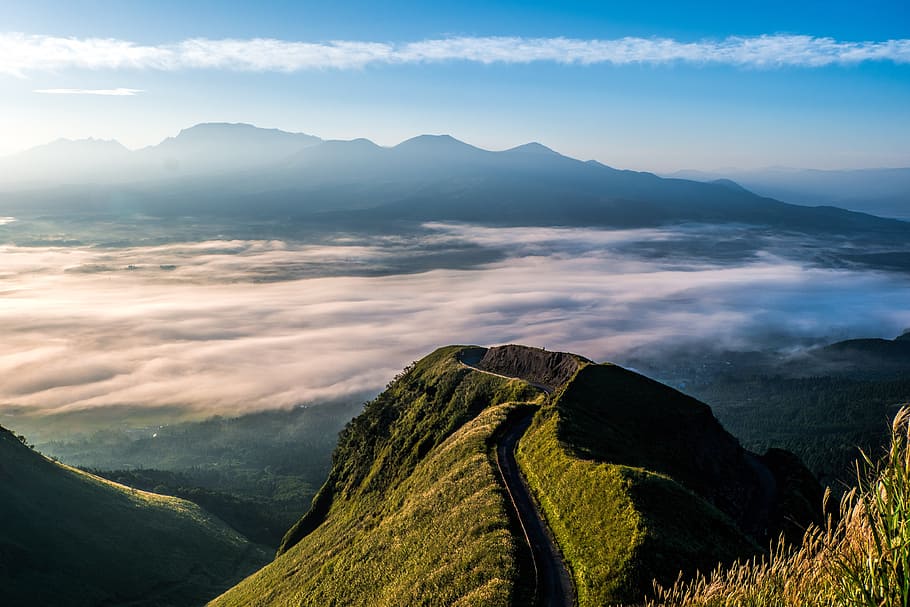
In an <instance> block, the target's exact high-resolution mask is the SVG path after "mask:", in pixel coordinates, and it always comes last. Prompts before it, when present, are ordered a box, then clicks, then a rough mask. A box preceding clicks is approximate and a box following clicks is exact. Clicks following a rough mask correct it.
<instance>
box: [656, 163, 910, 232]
mask: <svg viewBox="0 0 910 607" xmlns="http://www.w3.org/2000/svg"><path fill="white" fill-rule="evenodd" d="M668 176H670V177H682V178H685V179H694V180H697V181H716V180H718V179H726V180H732V181H733V182H735V183H737V184H739V185H740V186H741V187H746V188H748V189H750V190H752V191H754V192H758V193H760V194H762V195H765V196H770V197H772V198H776V199H778V200H784V201H786V202H792V203H796V204H805V205H834V206H838V207H842V208H845V209H850V210H854V211H862V212H865V213H872V214H875V215H883V216H886V217H899V218H902V219H910V168H900V167H898V168H876V169H843V170H821V169H795V168H785V167H768V168H765V169H753V170H737V169H720V170H717V171H694V170H684V171H678V172H676V173H671V174H670V175H668Z"/></svg>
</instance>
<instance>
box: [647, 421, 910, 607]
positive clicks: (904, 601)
mask: <svg viewBox="0 0 910 607" xmlns="http://www.w3.org/2000/svg"><path fill="white" fill-rule="evenodd" d="M861 468H864V471H863V472H862V473H861V474H860V475H859V483H858V486H857V487H856V488H854V489H853V490H851V491H850V492H849V493H847V494H846V495H845V496H844V497H843V499H842V500H841V503H840V517H839V520H838V521H837V522H829V523H828V524H827V526H826V527H825V528H818V527H813V528H811V529H809V531H808V532H807V533H806V535H805V538H804V539H803V542H802V543H801V544H800V545H797V546H790V545H787V544H786V543H784V542H780V543H779V544H778V545H777V547H776V549H775V550H774V551H773V553H772V554H771V555H770V556H768V557H766V558H762V559H755V560H752V561H748V562H741V563H737V564H736V565H734V566H732V567H729V568H718V569H716V570H715V571H714V572H713V573H711V574H710V575H699V576H697V577H696V578H694V579H692V580H690V581H679V582H677V583H676V584H674V585H673V586H671V587H669V588H663V587H660V586H657V587H656V592H655V597H654V598H653V599H652V600H651V601H649V602H648V605H649V606H650V607H677V606H680V607H682V606H693V607H740V606H753V607H765V606H768V607H772V606H774V607H778V606H779V607H784V606H786V607H791V606H792V607H797V606H798V607H834V606H843V607H897V606H901V607H906V606H907V605H908V604H910V409H908V408H904V409H902V410H901V411H900V412H899V413H898V415H897V416H896V417H895V419H894V423H893V425H892V432H891V445H890V449H889V450H888V452H887V453H886V455H885V456H884V457H883V459H882V460H881V461H880V462H878V463H877V464H874V463H873V462H872V461H871V460H870V459H869V458H867V457H865V458H864V461H863V462H862V465H861Z"/></svg>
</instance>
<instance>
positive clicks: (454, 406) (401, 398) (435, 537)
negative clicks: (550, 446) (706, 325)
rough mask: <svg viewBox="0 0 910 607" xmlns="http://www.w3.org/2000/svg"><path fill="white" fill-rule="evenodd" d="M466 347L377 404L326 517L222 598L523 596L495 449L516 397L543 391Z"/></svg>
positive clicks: (344, 459) (345, 436) (344, 453)
mask: <svg viewBox="0 0 910 607" xmlns="http://www.w3.org/2000/svg"><path fill="white" fill-rule="evenodd" d="M461 350H462V348H459V347H451V348H443V349H441V350H438V351H437V352H435V353H433V354H432V355H430V356H428V357H427V358H425V359H423V360H422V361H420V363H418V364H416V365H415V366H413V367H411V368H409V369H408V370H406V372H405V373H403V374H402V375H401V376H399V377H398V378H397V379H396V380H395V381H393V382H392V384H390V386H389V388H388V390H387V391H386V392H385V393H383V394H382V395H381V396H380V397H378V398H377V399H376V400H375V401H373V402H371V403H370V404H368V405H367V407H366V409H365V411H364V413H363V414H362V415H361V416H360V417H358V418H356V419H355V420H354V421H353V422H352V423H351V424H350V425H349V426H348V428H347V429H346V430H345V432H343V433H342V437H341V440H340V443H339V446H338V449H337V451H336V454H335V457H334V459H335V465H334V467H333V471H332V473H331V475H330V477H329V480H328V482H327V483H326V486H325V487H323V491H322V493H321V496H322V497H321V498H317V501H319V499H322V500H323V501H322V508H323V512H321V513H319V516H318V520H317V521H315V522H313V521H310V524H307V525H305V526H302V527H298V529H297V532H296V535H295V532H294V531H293V530H292V532H291V533H290V534H289V539H288V541H287V542H286V545H285V548H284V551H283V552H282V553H281V554H280V555H279V556H278V557H277V558H276V560H275V561H274V562H272V563H271V564H269V565H268V566H266V567H265V568H264V569H262V570H261V571H259V572H257V573H256V574H254V575H253V576H250V577H249V578H247V579H246V580H244V581H243V582H242V583H241V584H239V585H238V586H236V587H234V588H232V589H231V590H230V591H228V592H227V593H225V594H224V595H222V596H221V597H219V598H218V599H216V600H215V601H213V603H212V604H213V605H216V606H219V607H221V606H231V605H244V606H246V605H269V606H271V605H295V606H296V605H314V606H315V605H319V606H322V605H342V604H343V605H363V606H370V607H373V606H392V605H402V606H404V605H409V606H410V605H427V606H430V605H462V606H469V605H478V606H479V605H484V606H486V605H492V606H496V605H501V606H506V605H510V604H513V601H515V600H516V597H517V596H518V595H517V593H518V589H517V587H516V586H517V585H516V581H517V579H518V576H519V572H518V567H517V564H516V563H517V561H516V559H517V553H516V551H517V550H518V548H517V546H516V543H515V542H516V540H515V538H514V536H513V534H512V532H511V531H510V528H509V524H510V523H509V519H508V516H507V511H506V507H505V501H504V495H503V492H502V489H501V487H500V484H499V482H498V480H497V474H496V470H495V463H494V461H493V459H492V455H491V451H490V449H491V441H492V437H493V436H494V433H495V432H496V430H497V428H498V427H499V426H500V425H501V424H502V423H503V421H504V420H505V418H506V416H507V415H508V412H509V411H510V410H511V409H513V408H514V407H516V406H521V405H520V404H517V403H516V402H515V401H528V400H531V399H536V398H537V397H538V394H539V393H538V392H537V391H536V390H534V389H532V388H530V387H529V386H528V385H527V384H526V383H524V382H521V381H509V380H505V379H502V378H498V377H493V376H490V375H485V374H481V373H476V372H474V371H471V370H470V369H467V368H465V367H463V366H462V365H460V364H459V363H458V361H457V360H456V358H455V355H456V354H457V353H458V352H459V351H461ZM317 509H318V508H317ZM317 523H318V524H317Z"/></svg>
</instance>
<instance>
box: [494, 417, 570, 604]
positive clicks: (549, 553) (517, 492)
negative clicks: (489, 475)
mask: <svg viewBox="0 0 910 607" xmlns="http://www.w3.org/2000/svg"><path fill="white" fill-rule="evenodd" d="M533 417H534V412H533V411H528V412H527V413H526V414H525V415H524V416H522V417H520V418H516V419H513V420H512V421H510V422H508V425H507V427H506V431H505V434H504V435H503V436H502V438H501V439H500V440H499V444H498V445H496V463H497V464H498V465H499V472H500V474H501V475H502V481H503V485H504V486H505V488H506V491H508V493H509V496H510V497H511V501H512V507H513V508H514V512H515V514H516V516H517V518H518V521H519V523H520V524H521V527H522V531H523V532H524V535H525V540H526V541H527V543H528V546H529V547H530V549H531V555H532V556H533V558H534V569H535V578H536V580H537V591H536V595H537V604H538V605H541V606H545V607H573V606H574V605H575V587H574V586H573V585H572V577H571V576H570V575H569V570H568V568H567V567H566V564H565V562H564V561H563V560H562V554H560V552H559V549H558V548H557V547H556V543H555V542H554V540H553V537H552V536H551V534H550V531H549V529H548V528H547V525H546V523H545V522H544V521H543V519H542V518H541V516H540V513H539V512H538V511H537V506H536V504H535V503H534V500H533V499H532V498H531V494H530V491H529V490H528V486H527V485H526V484H525V481H524V478H523V477H522V476H521V472H519V469H518V463H517V462H516V461H515V445H516V444H517V443H518V439H520V438H521V437H522V435H523V434H524V433H525V431H526V430H527V429H528V427H529V426H530V425H531V419H532V418H533Z"/></svg>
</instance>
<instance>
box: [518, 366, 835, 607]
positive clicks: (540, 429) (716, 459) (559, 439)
mask: <svg viewBox="0 0 910 607" xmlns="http://www.w3.org/2000/svg"><path fill="white" fill-rule="evenodd" d="M518 461H519V464H520V465H521V466H522V469H523V471H524V473H525V475H526V476H527V478H528V480H529V484H530V485H531V487H532V490H533V491H534V493H535V495H536V496H537V498H538V501H539V502H540V504H541V508H542V510H543V512H544V515H545V517H546V518H547V520H548V523H549V525H550V527H551V529H552V530H553V532H554V535H555V536H556V538H557V541H558V542H559V544H560V546H561V548H562V550H563V552H564V554H565V556H566V560H567V562H568V563H569V566H570V568H571V569H572V571H573V576H574V578H575V582H576V587H577V591H578V598H579V604H580V605H582V606H586V605H603V604H606V603H610V602H619V601H632V600H637V599H639V598H640V597H641V595H642V593H643V592H644V591H646V590H648V589H649V588H650V586H651V580H652V579H653V578H655V577H656V578H658V579H660V580H661V581H664V582H668V581H672V580H674V579H675V578H676V577H677V575H678V574H679V572H680V570H682V571H684V572H685V573H687V574H691V573H694V572H695V571H696V570H698V569H701V570H702V571H704V570H710V569H712V568H713V567H714V566H716V565H717V563H718V562H720V561H730V560H733V559H734V558H736V557H740V556H745V555H749V554H754V553H756V552H758V550H759V545H760V544H763V543H764V540H765V539H766V538H767V536H768V535H774V536H776V534H777V533H779V532H780V531H781V530H782V528H783V526H782V523H781V520H782V519H783V518H784V516H792V515H795V516H796V518H797V519H798V520H806V517H807V515H806V513H805V512H801V511H800V512H795V513H794V512H789V511H784V508H785V507H786V506H791V505H793V504H796V505H797V506H802V505H807V504H811V503H812V499H814V497H811V498H808V499H802V500H798V499H794V496H797V497H800V496H802V493H800V488H799V487H793V486H790V485H788V484H787V483H789V482H790V481H786V480H785V479H783V478H782V480H781V481H778V480H777V479H776V478H774V476H773V471H772V470H771V469H769V468H768V467H767V466H765V465H764V464H763V463H762V458H759V457H756V456H754V455H752V454H749V453H747V452H745V451H744V450H743V449H742V448H741V447H740V446H739V444H738V443H737V442H736V440H735V439H734V438H733V437H732V436H730V435H729V434H727V433H726V432H725V431H724V430H723V428H722V427H721V426H720V424H719V423H718V422H717V420H716V419H714V417H713V416H712V415H711V412H710V409H708V407H707V406H705V405H704V404H702V403H699V402H698V401H696V400H694V399H692V398H690V397H687V396H685V395H683V394H680V393H679V392H676V391H675V390H673V389H671V388H668V387H666V386H663V385H661V384H659V383H657V382H654V381H651V380H649V379H647V378H645V377H643V376H640V375H638V374H636V373H633V372H631V371H627V370H625V369H622V368H621V367H616V366H614V365H585V366H582V367H581V368H580V369H579V370H578V372H577V373H576V375H575V376H574V377H573V378H572V379H571V380H570V381H569V382H568V383H567V384H566V385H565V386H564V387H563V388H562V389H561V390H559V391H557V392H556V394H555V395H554V397H553V399H552V401H551V403H550V405H548V406H547V407H545V408H544V409H542V410H541V412H540V413H539V414H538V417H537V419H536V420H535V424H534V425H533V426H532V428H531V430H530V431H529V432H528V434H527V435H526V436H525V438H524V439H523V440H522V442H521V443H520V444H519V450H518ZM794 465H797V466H799V463H798V462H795V464H794ZM810 480H811V478H810ZM769 486H773V487H774V489H773V490H769V489H768V487H769ZM813 486H814V485H813ZM811 489H812V487H811V486H810V487H809V490H808V493H811ZM817 497H818V503H817V504H814V506H815V507H817V508H820V505H821V495H820V493H819V494H818V496H817ZM806 507H809V506H806Z"/></svg>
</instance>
